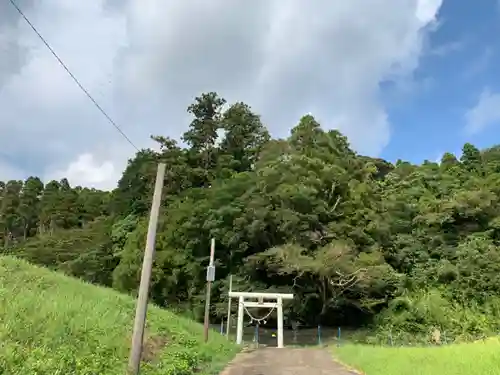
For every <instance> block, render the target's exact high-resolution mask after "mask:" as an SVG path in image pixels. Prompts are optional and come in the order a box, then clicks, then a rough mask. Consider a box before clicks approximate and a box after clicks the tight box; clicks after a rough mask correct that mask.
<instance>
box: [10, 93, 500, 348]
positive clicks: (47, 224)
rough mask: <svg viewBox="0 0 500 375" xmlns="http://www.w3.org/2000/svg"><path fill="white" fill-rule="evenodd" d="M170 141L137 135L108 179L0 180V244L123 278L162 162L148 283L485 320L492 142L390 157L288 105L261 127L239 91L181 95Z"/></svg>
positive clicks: (372, 312)
mask: <svg viewBox="0 0 500 375" xmlns="http://www.w3.org/2000/svg"><path fill="white" fill-rule="evenodd" d="M188 112H189V113H190V114H191V115H192V122H191V124H190V126H189V130H188V131H187V132H186V133H185V134H184V135H183V138H182V139H183V141H184V143H185V145H186V146H185V147H184V146H182V147H181V146H180V145H178V144H177V143H176V142H175V141H173V140H172V139H169V138H165V137H163V136H153V139H155V140H156V141H157V142H158V143H159V145H160V146H161V151H159V152H155V151H153V150H142V151H140V152H139V153H137V155H136V156H135V157H134V158H133V159H132V160H130V161H129V164H128V167H127V168H126V170H125V171H124V172H123V176H122V178H121V179H120V181H119V184H118V187H117V189H115V190H114V191H113V192H111V193H107V192H101V191H96V190H92V189H86V188H81V187H76V188H72V187H70V186H69V184H68V181H66V180H62V181H60V182H56V181H51V182H48V183H47V184H46V185H44V184H43V183H42V182H41V181H40V179H38V178H36V177H30V178H29V179H27V180H26V181H24V182H23V181H8V182H6V183H2V184H1V185H0V199H1V201H0V219H1V220H0V228H1V229H0V241H1V244H2V245H3V248H4V252H7V253H10V254H13V255H16V256H18V257H22V258H25V259H28V260H29V261H31V262H33V263H36V264H41V265H45V266H48V267H51V268H55V269H59V270H62V271H64V272H66V273H68V274H71V275H75V276H78V277H81V278H83V279H85V280H87V281H90V282H94V283H99V284H103V285H107V286H112V287H114V288H116V289H118V290H120V291H125V292H130V293H134V292H135V290H136V288H137V286H138V280H139V275H140V267H141V262H142V252H143V249H144V244H145V233H146V230H147V215H148V210H149V205H150V201H151V196H152V191H153V184H154V178H155V173H156V165H157V162H158V161H163V162H165V163H166V164H167V172H166V178H165V187H164V195H163V198H162V201H163V208H162V212H161V218H160V223H159V228H158V235H157V242H156V249H157V253H156V260H155V266H154V270H153V281H152V290H151V295H152V298H153V300H154V301H155V302H156V303H157V304H159V305H161V306H169V307H172V308H176V309H179V310H183V311H187V312H190V313H191V314H193V315H194V317H196V318H200V317H201V316H202V312H203V304H204V287H205V267H206V265H207V262H208V252H209V243H210V238H212V237H213V238H215V239H216V259H217V272H216V278H217V280H216V282H215V283H214V285H213V288H214V289H213V301H214V305H213V311H212V315H213V319H214V320H216V319H217V317H220V316H223V315H224V313H225V312H224V309H225V307H226V306H227V305H226V303H227V300H226V297H225V294H226V292H227V289H228V280H229V275H230V274H232V275H234V276H233V277H234V284H235V286H234V288H235V289H238V290H266V289H270V290H283V291H287V292H290V291H292V292H293V293H294V294H295V295H296V298H295V300H294V301H293V302H292V303H291V304H290V305H289V306H288V307H287V316H288V318H289V319H296V320H299V321H301V322H302V323H303V324H307V325H312V324H318V323H321V324H323V325H349V326H352V327H361V326H365V325H369V324H372V325H374V326H375V327H376V328H377V330H378V331H379V332H383V331H389V330H390V331H391V332H393V334H401V335H413V334H422V335H426V334H427V333H428V332H429V330H431V329H439V330H445V331H446V332H448V335H449V337H455V338H469V337H477V336H479V335H482V334H489V333H494V332H495V333H496V332H498V331H499V330H500V298H499V297H498V296H499V295H500V248H499V247H498V245H499V244H500V210H499V208H500V147H493V148H491V149H488V150H483V151H480V150H478V149H477V148H475V147H474V146H473V145H471V144H465V145H464V147H463V153H462V155H461V157H460V159H457V158H456V157H455V156H454V155H452V154H445V155H444V156H443V158H442V160H441V163H439V164H437V163H432V162H424V163H423V164H422V165H412V164H410V163H407V162H404V161H398V162H397V163H396V164H395V165H393V164H391V163H389V162H386V161H384V160H381V159H373V158H369V157H365V156H362V155H358V154H357V153H356V152H354V151H353V150H352V149H351V148H350V146H349V143H348V140H347V139H346V138H345V137H344V136H343V135H342V134H340V133H339V132H338V131H335V130H330V131H326V130H323V129H322V128H321V126H320V124H319V123H317V122H316V120H315V119H314V118H313V117H312V116H309V115H308V116H304V117H303V118H301V119H300V121H299V123H298V124H297V125H296V126H295V127H293V129H292V130H291V133H290V136H289V137H288V138H287V139H272V138H271V137H270V135H269V133H268V131H267V129H266V127H265V126H264V125H263V124H262V123H261V120H260V117H259V116H258V115H257V114H255V113H254V112H252V110H251V108H250V107H248V106H247V105H246V104H244V103H234V104H230V105H228V104H227V103H226V102H225V100H223V99H222V98H220V97H218V96H217V94H215V93H207V94H203V95H201V96H200V97H198V98H196V100H195V102H194V103H193V104H192V105H191V106H190V107H189V108H188Z"/></svg>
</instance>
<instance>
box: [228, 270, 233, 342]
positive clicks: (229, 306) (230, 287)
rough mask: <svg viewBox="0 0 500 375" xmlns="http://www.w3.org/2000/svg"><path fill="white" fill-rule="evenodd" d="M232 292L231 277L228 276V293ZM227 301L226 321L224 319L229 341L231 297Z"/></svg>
mask: <svg viewBox="0 0 500 375" xmlns="http://www.w3.org/2000/svg"><path fill="white" fill-rule="evenodd" d="M232 291H233V275H229V293H231V292H232ZM229 293H228V301H227V319H226V337H227V338H228V339H229V330H230V329H231V297H229Z"/></svg>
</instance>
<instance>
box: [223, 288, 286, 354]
mask: <svg viewBox="0 0 500 375" xmlns="http://www.w3.org/2000/svg"><path fill="white" fill-rule="evenodd" d="M231 298H238V322H237V328H236V344H238V345H240V344H242V342H243V318H244V315H245V313H246V314H247V315H248V316H249V317H250V318H251V319H252V321H256V322H258V323H260V322H261V321H264V322H265V320H266V319H267V318H268V317H269V316H271V314H272V312H273V311H274V310H277V312H278V319H277V320H278V327H277V328H278V329H277V331H278V335H277V336H278V343H277V344H278V345H277V346H278V348H283V347H284V344H283V300H290V299H293V294H284V293H256V292H232V291H230V292H229V299H230V300H231ZM229 303H230V302H229ZM229 306H230V305H229ZM252 307H254V308H255V307H257V308H269V309H270V311H269V313H268V314H267V315H266V316H264V317H262V318H255V317H254V316H252V314H250V312H249V311H248V308H252Z"/></svg>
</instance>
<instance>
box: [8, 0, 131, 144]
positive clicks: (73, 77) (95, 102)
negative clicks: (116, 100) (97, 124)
mask: <svg viewBox="0 0 500 375" xmlns="http://www.w3.org/2000/svg"><path fill="white" fill-rule="evenodd" d="M10 3H11V4H12V6H13V7H14V8H16V10H17V12H18V13H19V14H20V15H21V17H22V18H24V20H25V21H26V23H27V24H28V25H29V26H30V27H31V29H32V30H33V31H34V32H35V34H36V35H38V37H39V38H40V40H41V41H42V42H43V44H45V46H46V47H47V48H48V49H49V51H50V52H51V53H52V55H53V56H54V57H55V58H56V60H57V61H58V62H59V64H60V65H61V66H62V67H63V68H64V70H66V72H67V73H68V74H69V76H70V77H71V78H72V79H73V81H75V83H76V84H77V86H78V87H79V88H80V89H81V90H82V91H83V92H84V93H85V95H87V97H88V98H89V99H90V101H91V102H92V103H93V104H94V106H95V107H96V108H97V109H98V110H99V111H100V112H101V113H102V114H103V115H104V117H106V119H107V120H108V121H109V123H110V124H111V125H113V126H114V127H115V128H116V130H118V132H119V133H120V134H121V135H122V136H123V137H124V138H125V139H126V140H127V142H128V143H130V144H131V145H132V147H133V148H135V149H136V150H137V151H139V148H138V147H137V146H136V145H135V144H134V142H132V140H131V139H130V138H129V137H128V136H127V135H126V134H125V133H124V131H123V130H122V129H121V128H120V127H119V126H118V124H117V123H116V122H114V121H113V119H112V118H111V117H110V116H109V115H108V114H107V113H106V111H105V110H104V109H103V108H102V107H101V106H100V105H99V103H97V101H96V100H95V99H94V98H93V97H92V95H90V93H89V92H88V91H87V90H86V89H85V87H83V85H82V84H81V83H80V81H78V79H77V78H76V77H75V75H74V74H73V73H71V71H70V70H69V68H68V67H67V66H66V64H65V63H64V62H63V61H62V60H61V59H60V58H59V56H58V55H57V53H56V52H55V51H54V50H53V49H52V47H51V46H50V44H49V43H48V42H47V41H46V40H45V38H44V37H43V36H42V34H40V33H39V32H38V30H37V29H36V27H35V26H34V25H33V24H32V23H31V22H30V20H29V19H28V17H26V16H25V14H24V13H23V11H22V10H21V8H19V6H18V5H17V4H16V2H15V1H14V0H10Z"/></svg>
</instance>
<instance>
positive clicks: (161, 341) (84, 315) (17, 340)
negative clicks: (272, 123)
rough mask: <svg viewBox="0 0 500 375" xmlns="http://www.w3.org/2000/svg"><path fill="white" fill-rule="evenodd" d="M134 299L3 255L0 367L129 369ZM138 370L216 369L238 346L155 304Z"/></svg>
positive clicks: (14, 373) (183, 373) (16, 371)
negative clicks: (208, 336) (207, 336)
mask: <svg viewBox="0 0 500 375" xmlns="http://www.w3.org/2000/svg"><path fill="white" fill-rule="evenodd" d="M134 313H135V300H134V299H133V298H131V297H129V296H126V295H122V294H119V293H117V292H115V291H113V290H110V289H106V288H99V287H96V286H93V285H90V284H86V283H83V282H81V281H79V280H76V279H72V278H69V277H66V276H64V275H62V274H58V273H54V272H51V271H49V270H47V269H43V268H39V267H35V266H33V265H30V264H28V263H26V262H24V261H21V260H17V259H14V258H11V257H0V375H7V374H8V375H28V374H30V375H67V374H72V375H114V374H120V375H123V374H124V373H125V369H126V364H127V359H128V354H129V348H130V337H131V330H132V323H133V317H134ZM145 341H146V345H145V347H146V350H145V352H146V353H147V354H148V358H145V361H144V362H143V364H142V367H141V375H156V374H158V375H159V374H161V375H166V374H176V375H187V374H192V373H193V372H196V373H198V374H217V373H218V371H219V370H220V369H221V368H222V367H224V365H225V364H226V363H227V362H228V361H229V360H231V359H232V358H233V357H234V355H235V354H236V353H237V351H238V348H237V347H236V346H235V345H234V344H232V343H229V342H228V341H227V340H226V339H225V337H222V336H220V334H218V333H216V332H212V333H211V339H210V340H209V343H207V344H205V343H203V327H202V326H201V325H200V324H198V323H195V322H193V321H190V320H189V319H186V318H183V317H180V316H177V315H175V314H173V313H171V312H169V311H166V310H162V309H160V308H158V307H155V306H150V307H149V310H148V324H147V330H146V338H145Z"/></svg>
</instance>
